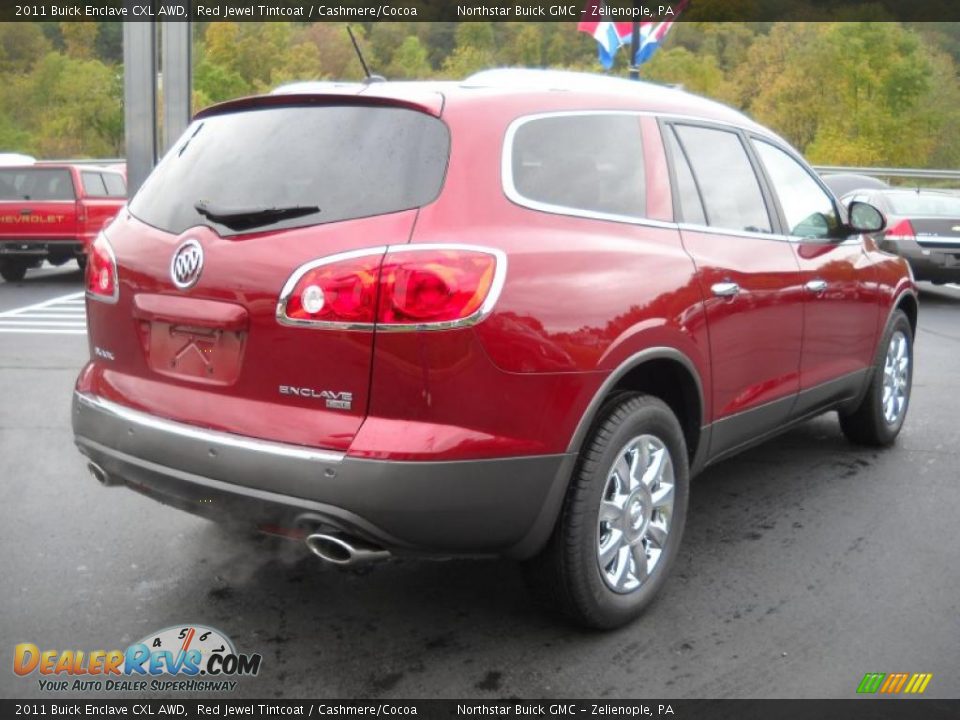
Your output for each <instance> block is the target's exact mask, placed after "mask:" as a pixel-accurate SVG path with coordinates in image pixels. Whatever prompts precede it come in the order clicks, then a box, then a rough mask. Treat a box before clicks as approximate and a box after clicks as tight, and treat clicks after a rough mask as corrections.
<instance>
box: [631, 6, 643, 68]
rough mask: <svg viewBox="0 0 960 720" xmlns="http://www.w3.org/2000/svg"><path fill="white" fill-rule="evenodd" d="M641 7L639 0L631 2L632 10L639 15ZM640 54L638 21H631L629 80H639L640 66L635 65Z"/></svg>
mask: <svg viewBox="0 0 960 720" xmlns="http://www.w3.org/2000/svg"><path fill="white" fill-rule="evenodd" d="M642 7H643V2H642V1H641V0H633V9H634V11H635V12H637V13H639V12H640V9H641V8H642ZM639 52H640V21H639V20H634V21H633V28H632V32H631V34H630V79H631V80H639V79H640V66H639V65H637V53H639Z"/></svg>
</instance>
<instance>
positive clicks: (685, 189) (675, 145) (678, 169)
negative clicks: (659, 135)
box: [663, 127, 707, 225]
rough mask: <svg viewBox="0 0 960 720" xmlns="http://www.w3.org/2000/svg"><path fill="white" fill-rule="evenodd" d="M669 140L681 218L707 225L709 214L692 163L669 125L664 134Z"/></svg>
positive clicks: (668, 150) (696, 223)
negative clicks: (694, 176)
mask: <svg viewBox="0 0 960 720" xmlns="http://www.w3.org/2000/svg"><path fill="white" fill-rule="evenodd" d="M663 136H664V138H665V139H666V142H667V152H668V153H669V154H670V158H671V160H672V161H673V169H674V174H675V175H676V180H677V187H676V193H677V199H678V201H679V203H680V220H681V221H682V222H685V223H691V224H693V225H706V224H707V216H706V215H705V214H704V212H703V202H702V201H701V200H700V191H699V190H698V189H697V183H696V181H695V180H694V179H693V173H692V172H691V171H690V163H688V162H687V158H686V156H685V155H684V154H683V149H682V148H681V147H680V143H679V142H677V136H676V135H675V134H674V131H673V128H670V127H668V128H667V129H666V131H665V132H664V134H663Z"/></svg>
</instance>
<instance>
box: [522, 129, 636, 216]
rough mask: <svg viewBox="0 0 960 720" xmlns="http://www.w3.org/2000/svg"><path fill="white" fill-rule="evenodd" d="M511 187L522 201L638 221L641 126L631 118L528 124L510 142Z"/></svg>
mask: <svg viewBox="0 0 960 720" xmlns="http://www.w3.org/2000/svg"><path fill="white" fill-rule="evenodd" d="M511 159H512V167H511V170H512V180H513V187H514V189H515V190H516V192H517V194H519V195H520V196H521V197H522V198H523V199H525V200H531V201H533V202H535V203H543V204H544V205H549V206H553V207H560V208H566V209H571V210H583V211H587V212H595V213H602V214H605V215H621V216H629V217H643V216H644V209H645V205H646V202H645V200H646V198H645V192H646V189H645V184H644V169H643V146H642V144H641V139H640V122H639V119H638V118H637V117H636V116H634V115H616V114H598V115H558V116H553V117H545V118H537V119H534V120H529V121H527V122H525V123H523V124H522V125H520V126H519V128H517V131H516V133H515V134H514V137H513V147H512V152H511Z"/></svg>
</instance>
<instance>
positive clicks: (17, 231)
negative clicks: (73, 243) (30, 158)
mask: <svg viewBox="0 0 960 720" xmlns="http://www.w3.org/2000/svg"><path fill="white" fill-rule="evenodd" d="M76 233H77V211H76V193H75V190H74V186H73V178H72V176H71V174H70V170H69V169H67V168H52V167H50V168H48V167H22V168H0V241H25V242H26V241H50V240H71V239H73V238H74V237H75V236H76Z"/></svg>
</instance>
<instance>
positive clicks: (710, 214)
mask: <svg viewBox="0 0 960 720" xmlns="http://www.w3.org/2000/svg"><path fill="white" fill-rule="evenodd" d="M676 131H677V136H678V137H679V139H680V142H681V144H682V146H683V150H684V152H685V153H686V156H687V158H688V159H689V161H690V165H691V167H692V170H693V174H694V177H695V178H696V181H697V185H698V187H699V188H700V195H701V197H702V198H703V204H704V212H705V213H706V216H707V224H708V225H710V226H711V227H716V228H725V229H727V230H746V231H748V232H772V229H773V228H772V226H771V224H770V215H769V213H768V212H767V206H766V203H765V202H764V200H763V193H762V191H761V190H760V182H759V180H757V175H756V173H754V171H753V166H752V165H751V164H750V158H749V157H748V156H747V151H746V149H745V148H744V147H743V143H742V142H741V141H740V136H739V135H737V134H736V133H734V132H730V131H728V130H715V129H713V128H703V127H695V126H692V125H677V126H676Z"/></svg>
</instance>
